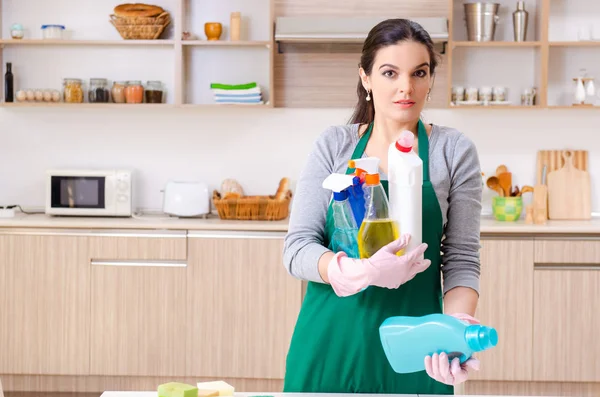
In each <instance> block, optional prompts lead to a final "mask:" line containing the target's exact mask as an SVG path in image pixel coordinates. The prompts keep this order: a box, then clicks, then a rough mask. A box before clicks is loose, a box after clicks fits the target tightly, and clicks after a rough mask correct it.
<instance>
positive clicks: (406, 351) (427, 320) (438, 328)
mask: <svg viewBox="0 0 600 397" xmlns="http://www.w3.org/2000/svg"><path fill="white" fill-rule="evenodd" d="M379 336H380V338H381V343H382V345H383V350H384V351H385V355H386V357H387V359H388V361H389V363H390V365H391V366H392V369H393V370H394V372H396V373H399V374H407V373H412V372H418V371H424V370H425V364H424V361H425V356H430V355H432V354H434V353H438V354H439V353H442V352H445V353H446V354H447V355H448V358H449V360H452V359H453V358H454V357H459V358H460V362H461V363H463V362H465V361H466V360H467V359H468V358H469V357H471V355H472V354H473V353H476V352H480V351H483V350H487V349H490V348H492V347H494V346H496V345H497V344H498V333H497V332H496V330H495V329H494V328H491V327H486V326H483V325H471V324H468V323H466V322H463V321H461V320H459V319H458V318H456V317H453V316H449V315H447V314H437V313H436V314H429V315H426V316H422V317H408V316H397V317H389V318H387V319H386V320H385V321H384V322H383V323H382V324H381V326H380V327H379Z"/></svg>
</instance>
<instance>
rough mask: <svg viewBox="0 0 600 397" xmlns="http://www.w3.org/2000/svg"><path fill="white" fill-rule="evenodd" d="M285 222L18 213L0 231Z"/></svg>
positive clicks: (282, 224) (256, 226) (274, 228)
mask: <svg viewBox="0 0 600 397" xmlns="http://www.w3.org/2000/svg"><path fill="white" fill-rule="evenodd" d="M287 226H288V220H287V219H285V220H282V221H234V220H232V221H228V220H221V219H220V218H219V217H218V215H209V216H208V217H207V218H206V219H204V218H177V217H169V216H167V215H165V214H157V215H155V214H143V215H136V216H134V217H131V218H112V217H67V216H48V215H45V214H32V215H27V214H23V213H17V215H15V217H14V218H0V228H6V227H9V228H60V229H163V230H164V229H169V230H219V231H266V232H285V231H287Z"/></svg>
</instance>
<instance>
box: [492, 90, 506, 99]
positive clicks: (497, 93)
mask: <svg viewBox="0 0 600 397" xmlns="http://www.w3.org/2000/svg"><path fill="white" fill-rule="evenodd" d="M492 101H494V102H504V101H506V88H505V87H500V86H498V87H494V90H493V92H492Z"/></svg>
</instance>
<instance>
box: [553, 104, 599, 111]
mask: <svg viewBox="0 0 600 397" xmlns="http://www.w3.org/2000/svg"><path fill="white" fill-rule="evenodd" d="M548 109H578V110H579V109H582V110H583V109H586V110H589V109H600V106H598V105H591V106H568V105H550V106H548Z"/></svg>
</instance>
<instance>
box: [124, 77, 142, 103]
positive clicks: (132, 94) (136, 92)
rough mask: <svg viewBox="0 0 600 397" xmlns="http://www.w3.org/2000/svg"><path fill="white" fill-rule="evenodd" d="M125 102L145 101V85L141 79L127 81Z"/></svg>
mask: <svg viewBox="0 0 600 397" xmlns="http://www.w3.org/2000/svg"><path fill="white" fill-rule="evenodd" d="M125 102H127V103H143V102H144V87H143V86H142V82H141V81H139V80H132V81H128V82H127V87H125Z"/></svg>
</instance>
